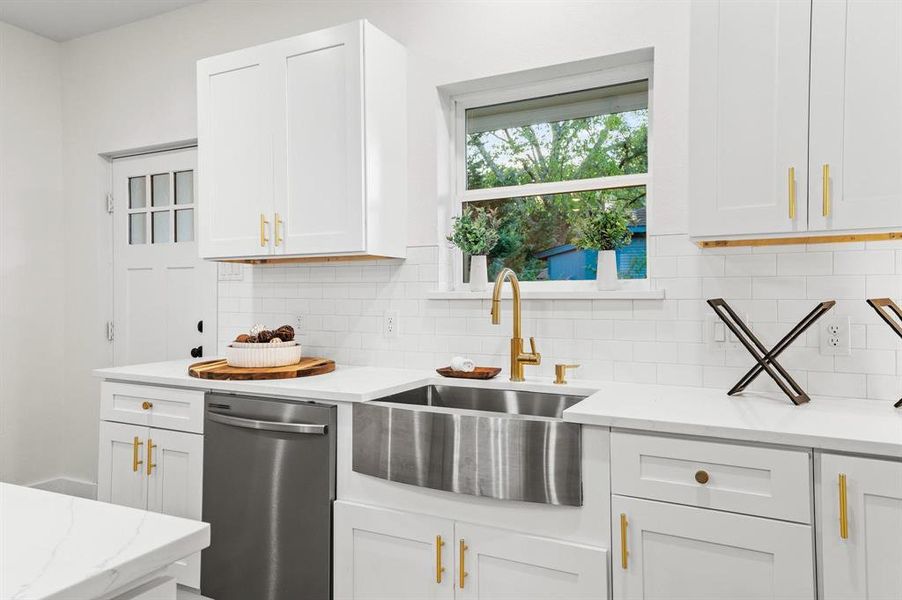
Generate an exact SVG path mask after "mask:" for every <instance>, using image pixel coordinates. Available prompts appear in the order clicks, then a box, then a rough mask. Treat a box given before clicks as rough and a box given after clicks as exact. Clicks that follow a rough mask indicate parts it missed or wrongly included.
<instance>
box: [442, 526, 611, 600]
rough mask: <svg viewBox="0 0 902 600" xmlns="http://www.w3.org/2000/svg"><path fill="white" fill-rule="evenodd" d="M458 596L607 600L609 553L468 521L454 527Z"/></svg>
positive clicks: (516, 599) (455, 580)
mask: <svg viewBox="0 0 902 600" xmlns="http://www.w3.org/2000/svg"><path fill="white" fill-rule="evenodd" d="M454 533H455V536H456V537H455V540H454V557H455V559H456V570H455V573H454V583H455V585H456V586H457V593H456V595H455V597H456V598H458V599H462V598H479V599H480V600H487V599H496V598H499V599H501V598H504V599H509V600H572V599H577V598H585V599H588V598H592V599H604V598H607V596H608V581H607V573H608V567H607V556H606V555H607V552H606V551H605V550H603V549H602V548H594V547H591V546H584V545H581V544H573V543H569V542H562V541H558V540H552V539H548V538H542V537H536V536H533V535H528V534H523V533H515V532H511V531H506V530H502V529H495V528H492V527H482V526H479V525H471V524H469V523H459V522H458V523H455V525H454Z"/></svg>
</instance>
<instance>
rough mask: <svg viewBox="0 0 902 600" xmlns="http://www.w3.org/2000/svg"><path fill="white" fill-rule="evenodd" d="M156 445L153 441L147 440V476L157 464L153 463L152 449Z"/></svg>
mask: <svg viewBox="0 0 902 600" xmlns="http://www.w3.org/2000/svg"><path fill="white" fill-rule="evenodd" d="M156 447H157V445H156V444H154V443H153V440H152V439H150V438H147V474H148V475H150V472H151V471H152V470H153V468H154V467H155V466H157V464H156V463H155V462H153V449H154V448H156Z"/></svg>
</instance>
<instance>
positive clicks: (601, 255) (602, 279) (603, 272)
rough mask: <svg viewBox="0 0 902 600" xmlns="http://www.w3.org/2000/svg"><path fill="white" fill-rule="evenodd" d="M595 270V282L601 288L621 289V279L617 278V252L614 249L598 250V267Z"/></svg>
mask: <svg viewBox="0 0 902 600" xmlns="http://www.w3.org/2000/svg"><path fill="white" fill-rule="evenodd" d="M597 269H598V270H597V271H596V272H595V273H596V274H595V278H596V279H595V283H596V284H597V285H598V289H599V290H619V289H620V280H619V279H617V253H616V252H615V251H614V250H600V251H599V252H598V267H597Z"/></svg>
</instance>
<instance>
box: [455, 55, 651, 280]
mask: <svg viewBox="0 0 902 600" xmlns="http://www.w3.org/2000/svg"><path fill="white" fill-rule="evenodd" d="M650 79H651V64H650V63H640V64H633V65H626V66H621V67H618V68H615V69H610V70H603V71H596V72H592V73H584V74H582V75H574V76H570V77H560V76H558V77H551V78H547V79H545V80H544V81H539V82H533V83H530V84H526V85H521V86H505V87H502V88H497V89H494V90H488V91H486V90H481V91H475V92H470V93H465V94H460V95H457V96H455V97H453V98H452V101H453V110H454V119H455V125H454V128H455V133H454V136H453V140H452V149H453V154H452V156H453V161H454V164H453V173H454V190H455V193H454V202H453V206H452V214H454V215H458V214H460V213H461V212H462V211H463V210H464V208H465V207H466V206H467V205H470V206H475V207H482V208H485V209H488V210H489V211H490V212H491V213H492V214H493V215H494V217H495V218H496V223H497V226H498V231H499V241H498V243H497V244H496V245H495V246H494V248H493V249H492V250H491V251H490V252H489V254H488V268H489V279H490V280H491V279H493V278H494V277H495V275H496V274H497V273H498V272H499V271H500V270H501V269H502V268H504V267H510V268H511V269H513V270H514V271H515V272H516V273H517V275H518V277H519V278H520V280H521V282H524V288H525V289H532V290H543V291H550V290H560V291H565V290H590V289H593V285H594V279H595V278H596V252H595V251H593V250H580V249H578V248H576V247H575V246H574V245H573V243H572V238H573V232H572V228H571V220H572V216H573V215H574V214H576V213H578V212H579V211H582V210H585V209H586V208H587V207H592V206H598V205H600V204H601V205H604V206H611V205H613V204H621V205H623V206H624V207H626V208H627V209H628V211H629V213H630V214H631V216H632V222H631V224H630V230H631V232H632V241H631V243H630V244H629V245H628V246H626V247H624V248H621V249H620V250H618V251H617V270H618V275H619V277H620V279H621V280H622V281H621V283H622V286H623V288H624V290H647V289H648V279H647V249H646V248H647V247H646V235H647V231H646V214H647V212H646V208H647V197H648V189H649V183H650V177H649V158H648V156H649V153H648V148H649V124H650V114H651V111H650V107H649V91H650ZM455 252H457V251H455ZM457 257H458V259H459V260H456V261H455V263H456V268H455V275H454V279H455V284H454V286H453V287H454V289H459V290H466V289H467V286H466V284H467V283H468V282H469V262H470V261H469V257H467V256H461V254H460V252H457Z"/></svg>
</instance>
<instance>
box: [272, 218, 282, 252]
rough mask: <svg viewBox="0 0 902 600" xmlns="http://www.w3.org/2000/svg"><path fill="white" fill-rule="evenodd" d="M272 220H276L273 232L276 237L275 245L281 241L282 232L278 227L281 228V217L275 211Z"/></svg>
mask: <svg viewBox="0 0 902 600" xmlns="http://www.w3.org/2000/svg"><path fill="white" fill-rule="evenodd" d="M274 221H275V222H276V224H275V231H274V232H273V234H274V235H275V238H276V246H278V245H279V244H281V243H282V234H281V233H280V232H279V229H281V227H282V217H280V216H279V213H276V217H275V219H274Z"/></svg>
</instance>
